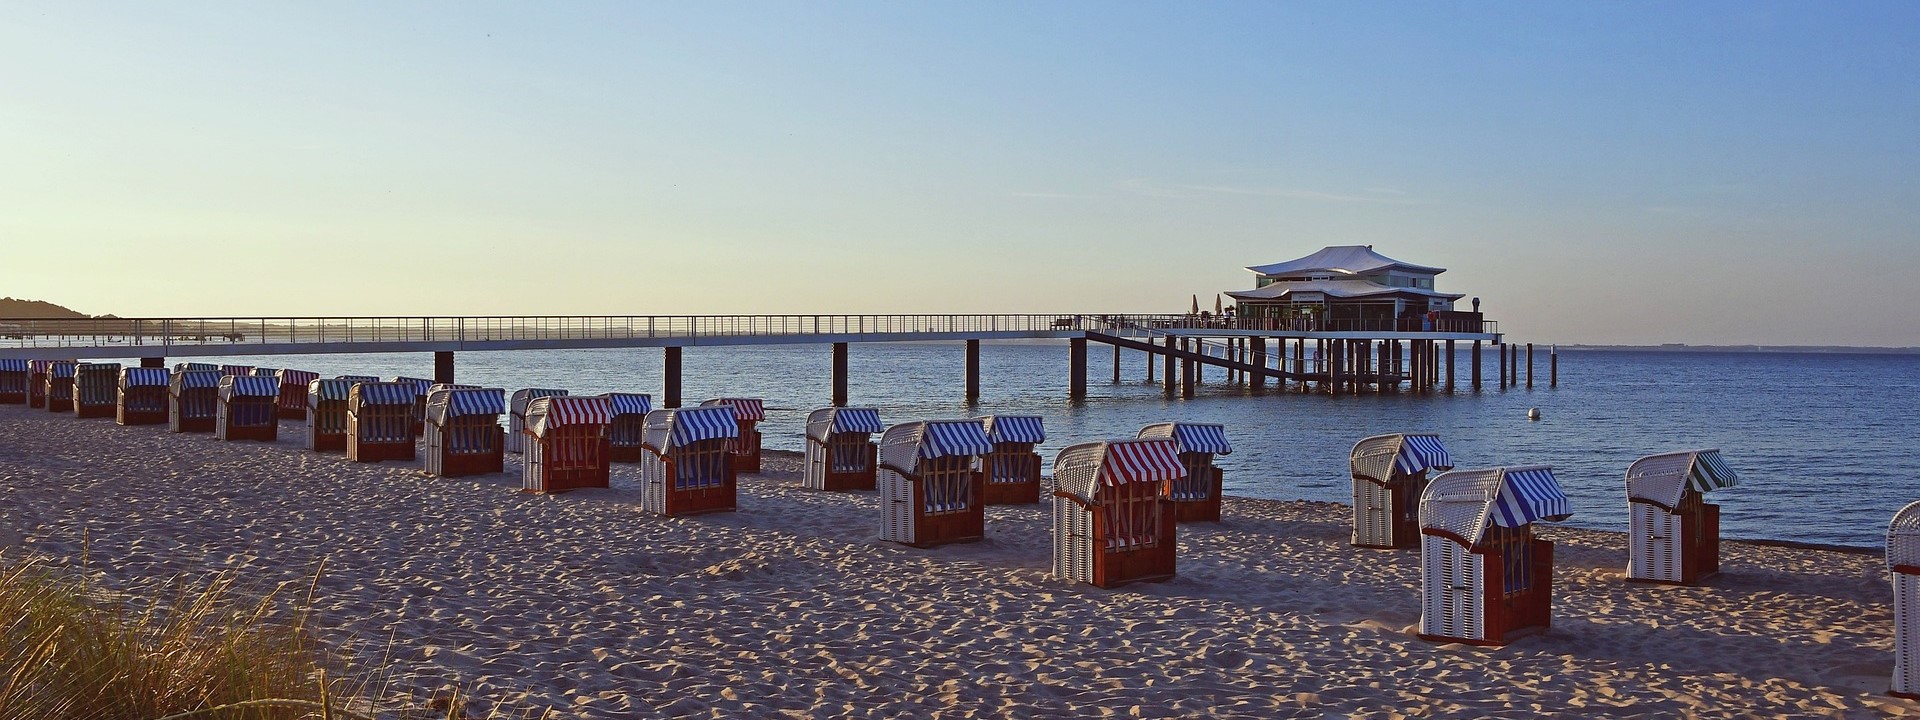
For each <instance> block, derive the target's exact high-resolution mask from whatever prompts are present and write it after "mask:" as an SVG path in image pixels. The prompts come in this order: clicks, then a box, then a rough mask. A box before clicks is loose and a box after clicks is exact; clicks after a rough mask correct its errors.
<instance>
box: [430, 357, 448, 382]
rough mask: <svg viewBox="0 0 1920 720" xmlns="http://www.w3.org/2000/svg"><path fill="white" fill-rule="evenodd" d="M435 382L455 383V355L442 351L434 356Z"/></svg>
mask: <svg viewBox="0 0 1920 720" xmlns="http://www.w3.org/2000/svg"><path fill="white" fill-rule="evenodd" d="M433 381H434V382H437V383H447V384H452V383H453V353H452V352H449V351H440V352H436V353H434V354H433Z"/></svg>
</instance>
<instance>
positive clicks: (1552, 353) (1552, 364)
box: [1547, 345, 1560, 388]
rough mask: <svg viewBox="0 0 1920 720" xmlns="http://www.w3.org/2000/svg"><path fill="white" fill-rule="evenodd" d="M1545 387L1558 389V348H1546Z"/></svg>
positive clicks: (1553, 346)
mask: <svg viewBox="0 0 1920 720" xmlns="http://www.w3.org/2000/svg"><path fill="white" fill-rule="evenodd" d="M1547 387H1550V388H1557V387H1560V346H1558V345H1548V346H1547Z"/></svg>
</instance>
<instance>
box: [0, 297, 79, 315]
mask: <svg viewBox="0 0 1920 720" xmlns="http://www.w3.org/2000/svg"><path fill="white" fill-rule="evenodd" d="M0 317H15V318H84V317H90V316H89V315H87V314H86V313H82V312H74V311H72V310H69V309H67V308H65V307H61V306H59V305H55V304H53V303H50V302H47V301H45V300H16V299H14V298H0Z"/></svg>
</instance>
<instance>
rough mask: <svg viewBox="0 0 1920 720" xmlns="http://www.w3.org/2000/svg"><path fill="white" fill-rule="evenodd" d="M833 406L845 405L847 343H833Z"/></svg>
mask: <svg viewBox="0 0 1920 720" xmlns="http://www.w3.org/2000/svg"><path fill="white" fill-rule="evenodd" d="M833 406H834V407H846V406H847V344H846V343H843V342H841V343H834V344H833Z"/></svg>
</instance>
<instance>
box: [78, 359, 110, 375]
mask: <svg viewBox="0 0 1920 720" xmlns="http://www.w3.org/2000/svg"><path fill="white" fill-rule="evenodd" d="M73 374H74V375H75V376H76V377H77V376H80V375H112V376H113V377H119V376H120V363H95V362H86V363H80V364H79V365H75V366H74V368H73Z"/></svg>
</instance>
